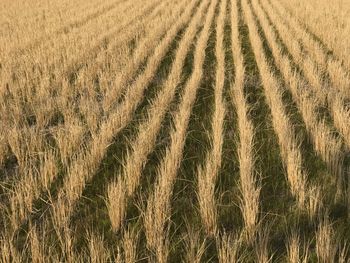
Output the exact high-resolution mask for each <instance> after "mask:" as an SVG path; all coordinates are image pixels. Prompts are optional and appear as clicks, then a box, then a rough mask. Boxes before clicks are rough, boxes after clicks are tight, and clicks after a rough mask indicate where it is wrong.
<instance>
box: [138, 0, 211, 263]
mask: <svg viewBox="0 0 350 263" xmlns="http://www.w3.org/2000/svg"><path fill="white" fill-rule="evenodd" d="M216 4H217V1H211V4H210V7H209V10H208V14H207V16H206V19H205V22H204V27H203V29H202V31H201V34H200V36H199V38H198V41H197V44H196V48H195V54H194V69H193V72H192V74H191V77H190V78H189V80H188V81H187V82H186V84H185V87H184V92H183V94H182V96H181V101H180V104H179V106H178V110H177V112H176V113H175V116H174V117H173V123H174V124H173V125H172V127H171V131H170V145H169V147H168V148H167V149H166V152H165V156H164V158H163V159H162V161H161V163H160V165H159V166H158V169H157V181H156V183H155V189H154V191H153V193H151V195H150V196H149V198H148V203H147V208H146V210H145V212H144V227H145V233H146V239H147V246H148V247H149V248H150V249H151V250H152V251H154V252H155V255H156V260H157V261H158V262H166V261H167V258H168V253H169V236H168V231H169V226H168V225H167V223H168V221H169V217H170V198H171V195H172V189H173V185H174V182H175V179H176V174H177V169H178V167H179V165H180V162H181V159H182V151H183V147H184V143H185V138H186V131H187V126H188V123H189V117H190V114H191V110H192V106H193V104H194V101H195V99H196V95H197V90H198V88H199V85H200V81H201V79H202V75H203V63H204V59H205V48H206V46H207V42H208V38H209V31H210V27H211V24H212V20H213V17H214V14H215V7H216Z"/></svg>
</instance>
